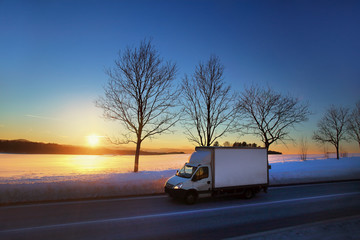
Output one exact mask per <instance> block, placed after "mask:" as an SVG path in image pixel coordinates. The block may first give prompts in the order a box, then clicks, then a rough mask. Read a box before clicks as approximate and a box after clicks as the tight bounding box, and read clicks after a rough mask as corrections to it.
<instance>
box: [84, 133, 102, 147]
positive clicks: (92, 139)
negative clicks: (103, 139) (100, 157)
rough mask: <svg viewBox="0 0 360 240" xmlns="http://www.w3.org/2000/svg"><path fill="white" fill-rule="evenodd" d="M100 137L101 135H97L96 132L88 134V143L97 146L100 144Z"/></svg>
mask: <svg viewBox="0 0 360 240" xmlns="http://www.w3.org/2000/svg"><path fill="white" fill-rule="evenodd" d="M99 138H100V136H97V135H95V134H93V135H89V136H87V141H88V144H89V145H90V146H91V147H95V146H96V145H98V144H99Z"/></svg>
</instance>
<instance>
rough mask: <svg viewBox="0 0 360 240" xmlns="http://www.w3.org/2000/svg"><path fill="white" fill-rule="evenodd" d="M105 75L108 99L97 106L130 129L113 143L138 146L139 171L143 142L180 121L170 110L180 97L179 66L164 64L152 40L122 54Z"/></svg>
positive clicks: (106, 114)
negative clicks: (176, 84)
mask: <svg viewBox="0 0 360 240" xmlns="http://www.w3.org/2000/svg"><path fill="white" fill-rule="evenodd" d="M106 74H107V75H108V77H109V80H108V82H107V85H106V86H105V87H104V90H105V96H104V97H100V98H99V100H98V101H97V102H96V105H97V106H98V107H100V108H102V109H103V115H104V117H105V118H106V119H111V120H115V121H119V122H120V123H121V124H122V125H123V126H124V127H125V129H126V130H127V132H126V133H125V134H123V138H115V139H112V140H111V141H112V142H113V143H116V144H126V143H135V144H136V152H135V164H134V172H137V171H138V169H139V155H140V148H141V143H142V142H143V141H144V140H145V139H146V138H151V137H153V136H154V135H157V134H161V133H164V132H166V131H168V130H169V129H170V127H172V126H173V125H174V124H175V122H176V121H177V114H175V113H174V112H172V111H171V110H172V108H173V107H174V103H175V99H176V98H177V94H175V91H173V87H172V82H173V80H174V78H175V75H176V65H175V64H172V63H170V62H167V63H163V60H162V59H161V58H160V56H159V54H158V52H157V51H156V50H155V48H154V46H153V45H152V44H151V41H150V40H149V41H146V40H144V41H142V42H141V44H140V46H139V47H138V48H129V47H128V48H126V49H125V51H124V52H123V53H121V52H119V56H118V59H117V60H115V66H114V67H113V68H110V69H108V70H107V71H106Z"/></svg>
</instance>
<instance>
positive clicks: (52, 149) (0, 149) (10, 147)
mask: <svg viewBox="0 0 360 240" xmlns="http://www.w3.org/2000/svg"><path fill="white" fill-rule="evenodd" d="M0 153H18V154H75V155H76V154H80V155H103V154H116V155H130V154H131V155H132V154H134V153H135V151H134V150H118V149H109V148H105V147H101V148H90V147H81V146H71V145H61V144H56V143H42V142H31V141H28V140H0ZM140 154H142V155H159V154H183V152H168V153H158V152H146V151H141V153H140Z"/></svg>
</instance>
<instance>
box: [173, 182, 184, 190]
mask: <svg viewBox="0 0 360 240" xmlns="http://www.w3.org/2000/svg"><path fill="white" fill-rule="evenodd" d="M182 186H183V183H178V184H176V185H175V186H174V189H181V188H182Z"/></svg>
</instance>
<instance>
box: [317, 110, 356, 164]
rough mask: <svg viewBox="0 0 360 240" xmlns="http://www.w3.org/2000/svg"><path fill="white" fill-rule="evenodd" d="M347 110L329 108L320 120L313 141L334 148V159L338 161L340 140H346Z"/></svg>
mask: <svg viewBox="0 0 360 240" xmlns="http://www.w3.org/2000/svg"><path fill="white" fill-rule="evenodd" d="M348 117H349V109H347V108H344V107H339V108H336V107H335V106H333V105H332V106H331V107H330V108H329V109H328V110H327V111H326V112H325V114H324V116H323V117H322V118H321V119H320V121H319V122H318V124H317V126H318V129H317V131H315V132H314V134H313V139H314V140H315V141H317V142H322V143H327V142H328V143H330V144H332V145H334V147H335V148H336V158H337V159H339V147H340V141H341V140H347V136H346V133H347V129H346V124H347V122H348Z"/></svg>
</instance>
